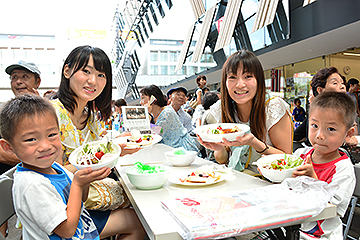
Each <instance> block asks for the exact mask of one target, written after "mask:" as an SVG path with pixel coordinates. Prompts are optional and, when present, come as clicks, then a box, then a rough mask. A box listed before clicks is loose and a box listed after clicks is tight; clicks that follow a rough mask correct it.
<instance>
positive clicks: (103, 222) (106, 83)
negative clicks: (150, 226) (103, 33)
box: [51, 46, 145, 239]
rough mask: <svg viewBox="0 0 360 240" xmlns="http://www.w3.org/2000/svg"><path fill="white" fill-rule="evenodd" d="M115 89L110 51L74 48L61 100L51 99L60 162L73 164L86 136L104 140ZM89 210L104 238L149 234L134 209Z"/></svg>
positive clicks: (66, 65) (65, 71)
mask: <svg viewBox="0 0 360 240" xmlns="http://www.w3.org/2000/svg"><path fill="white" fill-rule="evenodd" d="M111 91H112V70H111V63H110V60H109V58H108V57H107V55H106V53H105V52H104V51H103V50H101V49H100V48H96V47H91V46H80V47H77V48H75V49H74V50H72V51H71V53H70V54H69V55H68V57H67V58H66V59H65V62H64V65H63V68H62V71H61V82H60V87H59V90H58V92H57V96H58V99H56V100H53V101H51V102H52V104H53V106H54V107H55V109H56V113H57V116H58V122H59V127H60V139H61V143H62V147H63V150H64V154H63V158H62V159H60V160H58V162H60V163H61V164H63V165H69V162H68V157H69V155H70V153H71V152H72V151H73V150H74V149H75V148H77V147H80V146H81V145H82V144H83V142H84V140H85V138H86V136H88V141H95V140H99V139H100V137H101V133H102V131H103V129H104V120H105V119H108V118H109V117H110V114H111ZM98 113H99V114H98ZM98 116H100V117H98ZM121 147H122V149H124V146H121ZM68 169H69V170H73V171H76V169H71V168H68ZM88 211H89V210H88ZM89 213H90V215H91V217H92V219H93V220H94V222H95V225H96V227H97V229H98V232H99V234H100V237H101V238H105V237H109V236H113V235H119V236H120V235H121V238H122V239H143V238H144V236H145V231H144V229H143V227H142V225H141V223H140V221H139V219H138V218H137V215H136V213H135V211H134V210H133V209H131V208H125V209H121V208H118V209H116V210H113V211H110V210H108V211H89ZM118 239H119V238H118Z"/></svg>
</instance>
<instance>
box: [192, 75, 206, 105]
mask: <svg viewBox="0 0 360 240" xmlns="http://www.w3.org/2000/svg"><path fill="white" fill-rule="evenodd" d="M196 84H197V85H198V87H197V88H196V89H195V96H196V100H197V105H199V104H201V98H202V96H203V95H204V94H205V93H204V92H203V88H204V87H205V86H206V76H205V75H199V76H198V77H197V78H196Z"/></svg>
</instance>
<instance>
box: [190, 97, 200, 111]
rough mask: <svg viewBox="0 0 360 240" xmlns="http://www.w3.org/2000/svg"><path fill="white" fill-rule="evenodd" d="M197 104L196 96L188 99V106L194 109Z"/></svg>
mask: <svg viewBox="0 0 360 240" xmlns="http://www.w3.org/2000/svg"><path fill="white" fill-rule="evenodd" d="M197 105H198V102H197V100H196V98H193V99H191V100H190V102H189V106H190V107H191V108H192V109H195V108H196V106H197Z"/></svg>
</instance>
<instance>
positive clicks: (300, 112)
mask: <svg viewBox="0 0 360 240" xmlns="http://www.w3.org/2000/svg"><path fill="white" fill-rule="evenodd" d="M294 104H295V108H294V110H293V113H292V115H293V117H294V120H295V121H296V122H303V121H304V119H305V117H306V113H305V109H304V108H303V107H301V101H300V99H299V98H295V100H294Z"/></svg>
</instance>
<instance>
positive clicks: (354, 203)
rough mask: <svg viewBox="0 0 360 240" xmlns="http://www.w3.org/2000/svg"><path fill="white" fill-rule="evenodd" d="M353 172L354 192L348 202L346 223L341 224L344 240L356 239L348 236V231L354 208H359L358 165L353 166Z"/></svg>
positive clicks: (359, 180) (359, 171)
mask: <svg viewBox="0 0 360 240" xmlns="http://www.w3.org/2000/svg"><path fill="white" fill-rule="evenodd" d="M354 170H355V176H356V185H355V190H354V193H353V196H352V197H351V200H350V205H349V206H350V211H349V216H348V218H347V221H346V223H343V225H344V226H345V229H344V240H346V239H347V238H350V239H353V240H357V239H356V238H354V237H352V236H350V235H349V230H350V227H351V222H352V220H353V217H354V213H355V208H356V206H359V207H360V204H359V203H357V201H358V198H360V165H354Z"/></svg>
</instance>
